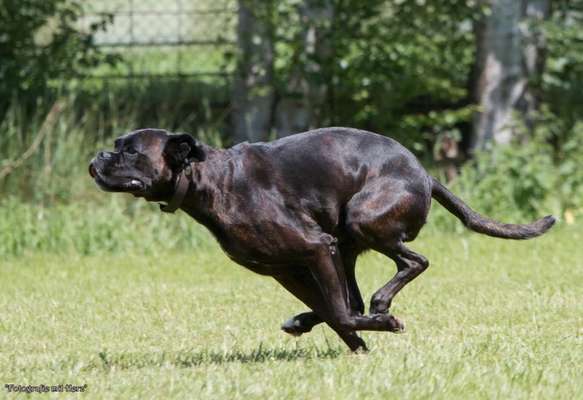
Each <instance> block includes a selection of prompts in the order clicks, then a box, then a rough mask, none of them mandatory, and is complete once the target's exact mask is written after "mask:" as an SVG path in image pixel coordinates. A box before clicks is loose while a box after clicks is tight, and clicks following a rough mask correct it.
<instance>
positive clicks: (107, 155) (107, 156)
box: [97, 151, 111, 160]
mask: <svg viewBox="0 0 583 400" xmlns="http://www.w3.org/2000/svg"><path fill="white" fill-rule="evenodd" d="M97 158H101V159H102V160H109V159H110V158H111V153H108V152H107V151H100V152H99V154H97Z"/></svg>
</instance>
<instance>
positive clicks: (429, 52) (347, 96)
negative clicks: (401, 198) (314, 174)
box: [272, 0, 482, 153]
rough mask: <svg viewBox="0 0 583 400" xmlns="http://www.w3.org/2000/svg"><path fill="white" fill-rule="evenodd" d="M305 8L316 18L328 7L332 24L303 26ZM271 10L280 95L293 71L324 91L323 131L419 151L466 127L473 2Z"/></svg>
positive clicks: (297, 5) (353, 2) (342, 0)
mask: <svg viewBox="0 0 583 400" xmlns="http://www.w3.org/2000/svg"><path fill="white" fill-rule="evenodd" d="M308 7H312V8H313V9H314V10H316V11H312V12H313V13H314V14H317V12H318V11H317V10H321V9H326V8H327V7H328V8H329V9H330V10H332V12H331V15H332V17H331V18H319V19H318V18H312V19H309V18H308V19H306V18H307V17H306V16H305V15H304V14H303V13H302V11H301V10H302V9H303V8H308ZM276 10H277V12H276V13H275V16H273V17H272V18H274V19H275V21H276V23H275V26H276V31H275V37H274V40H275V41H276V49H277V53H276V78H277V82H278V86H279V89H278V90H279V91H280V92H281V91H283V92H285V90H286V87H287V85H288V82H289V80H290V79H291V78H290V76H293V74H294V73H297V71H298V70H300V71H302V72H301V73H302V76H303V78H305V79H306V80H307V82H308V83H309V84H312V85H324V86H325V87H326V91H327V101H326V103H325V110H322V113H323V114H324V116H325V117H324V120H323V121H322V123H323V124H324V125H326V124H332V125H348V126H358V127H363V128H368V129H372V130H375V131H378V132H382V133H385V134H388V135H391V136H393V137H396V138H397V139H399V140H400V141H401V142H403V143H405V144H406V145H408V146H409V147H411V148H413V149H415V150H417V151H418V152H419V153H422V152H423V151H427V150H428V148H427V146H426V143H427V142H428V141H429V142H431V141H435V139H436V136H437V135H440V134H446V133H447V134H450V135H452V134H458V135H459V125H460V124H463V123H467V122H468V121H469V120H470V116H471V112H469V111H471V108H470V107H468V105H469V95H468V92H467V80H468V76H469V74H470V71H471V68H472V65H473V63H474V46H473V43H474V37H473V31H472V24H473V22H474V20H475V19H477V18H478V17H479V16H480V15H481V10H482V9H481V7H480V6H479V5H478V4H477V2H474V1H464V0H440V1H432V2H425V1H398V0H393V1H368V2H363V1H359V0H337V1H336V0H330V1H317V0H314V1H308V2H298V1H287V2H277V8H276ZM320 13H321V11H320ZM452 15H455V18H452ZM307 29H312V30H314V31H316V32H317V35H316V36H317V38H316V42H317V44H316V46H318V43H320V48H317V49H316V51H314V50H313V49H311V48H310V46H306V40H305V37H306V35H307V33H306V30H307ZM428 113H431V114H432V117H431V120H432V121H428V120H427V117H426V115H427V114H428ZM435 120H438V121H439V124H438V126H436V124H432V122H434V121H435Z"/></svg>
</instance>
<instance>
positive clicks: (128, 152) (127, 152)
mask: <svg viewBox="0 0 583 400" xmlns="http://www.w3.org/2000/svg"><path fill="white" fill-rule="evenodd" d="M124 153H126V154H127V155H130V156H135V155H136V154H138V152H137V151H135V150H134V149H131V148H128V149H125V150H124Z"/></svg>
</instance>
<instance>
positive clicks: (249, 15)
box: [231, 0, 274, 142]
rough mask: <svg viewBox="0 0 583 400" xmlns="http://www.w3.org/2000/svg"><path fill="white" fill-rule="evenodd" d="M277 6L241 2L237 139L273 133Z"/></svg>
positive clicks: (234, 115)
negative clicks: (274, 20) (274, 27)
mask: <svg viewBox="0 0 583 400" xmlns="http://www.w3.org/2000/svg"><path fill="white" fill-rule="evenodd" d="M272 15H273V4H272V2H271V1H270V0H269V1H260V0H239V1H238V21H237V46H238V53H237V67H236V70H235V76H234V82H233V88H232V90H233V92H232V98H231V103H232V120H233V139H234V140H235V142H242V141H244V140H249V141H252V142H255V141H258V140H263V139H266V138H267V137H268V135H269V132H270V130H271V120H272V108H273V101H274V87H273V61H274V47H273V46H274V43H273V17H272Z"/></svg>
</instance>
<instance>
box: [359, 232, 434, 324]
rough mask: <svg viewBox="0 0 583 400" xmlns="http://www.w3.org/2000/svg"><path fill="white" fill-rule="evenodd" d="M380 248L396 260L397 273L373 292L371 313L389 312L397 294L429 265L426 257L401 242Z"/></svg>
mask: <svg viewBox="0 0 583 400" xmlns="http://www.w3.org/2000/svg"><path fill="white" fill-rule="evenodd" d="M378 250H379V251H380V252H382V253H383V254H385V255H386V256H388V257H390V258H391V259H392V260H394V261H395V263H396V264H397V273H396V274H395V276H393V278H392V279H391V280H390V281H389V282H388V283H387V284H386V285H384V286H383V287H381V288H380V289H379V290H377V291H376V292H375V294H373V296H372V298H371V300H370V313H371V314H385V313H388V312H389V308H390V306H391V302H392V301H393V298H394V297H395V295H396V294H397V293H398V292H399V291H400V290H401V289H403V287H404V286H405V285H406V284H407V283H409V282H411V281H412V280H413V279H415V278H416V277H417V276H419V274H421V273H422V272H423V271H425V270H426V269H427V267H428V266H429V262H428V261H427V259H426V258H425V257H423V256H422V255H420V254H417V253H415V252H413V251H411V250H409V249H408V248H407V247H405V245H404V244H403V243H401V242H399V243H397V245H395V246H394V247H392V248H389V249H378Z"/></svg>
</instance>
